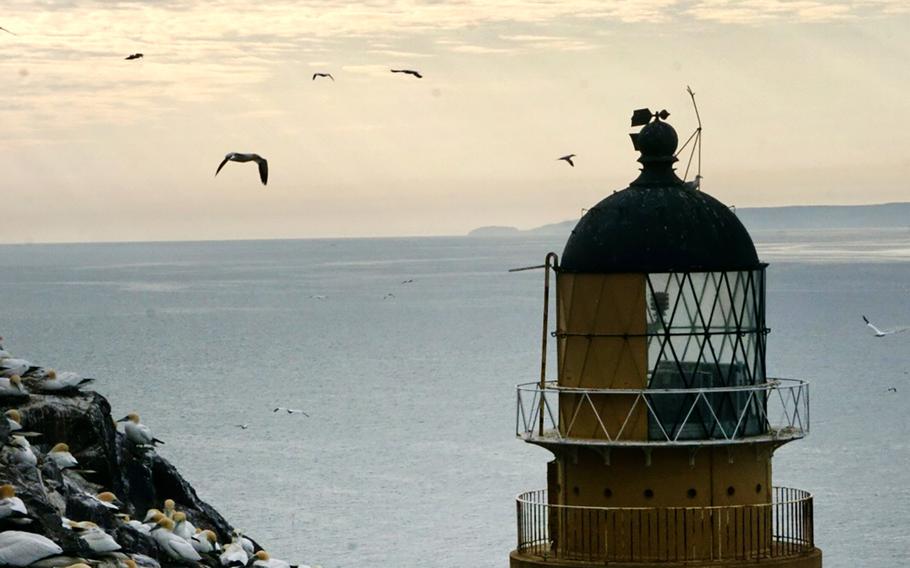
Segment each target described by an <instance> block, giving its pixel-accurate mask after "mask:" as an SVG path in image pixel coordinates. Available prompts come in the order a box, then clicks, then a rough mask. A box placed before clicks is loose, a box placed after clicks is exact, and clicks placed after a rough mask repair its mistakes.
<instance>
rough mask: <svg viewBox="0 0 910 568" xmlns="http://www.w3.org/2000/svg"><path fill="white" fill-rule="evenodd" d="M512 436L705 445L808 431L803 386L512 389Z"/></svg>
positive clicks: (780, 382) (777, 382)
mask: <svg viewBox="0 0 910 568" xmlns="http://www.w3.org/2000/svg"><path fill="white" fill-rule="evenodd" d="M517 394H518V397H517V408H516V416H515V429H516V434H517V435H518V436H519V437H520V438H522V439H524V440H525V441H528V442H533V443H537V444H542V445H553V444H585V445H611V446H620V445H706V444H734V443H754V442H757V441H762V440H768V441H779V442H786V441H788V440H793V439H797V438H802V437H803V436H805V435H806V434H807V433H808V432H809V384H808V383H807V382H805V381H800V380H794V379H773V380H769V381H767V382H765V383H761V384H758V385H747V386H735V387H719V388H718V387H715V388H691V389H654V388H652V389H584V388H568V387H560V386H558V385H557V384H556V383H555V382H552V381H551V382H547V383H546V384H545V385H544V388H540V385H539V384H538V383H526V384H522V385H518V393H517Z"/></svg>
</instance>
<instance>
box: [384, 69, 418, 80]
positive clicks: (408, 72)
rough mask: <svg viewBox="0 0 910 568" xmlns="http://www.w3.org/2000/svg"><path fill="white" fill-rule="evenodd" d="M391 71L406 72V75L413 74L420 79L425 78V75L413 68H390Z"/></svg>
mask: <svg viewBox="0 0 910 568" xmlns="http://www.w3.org/2000/svg"><path fill="white" fill-rule="evenodd" d="M390 71H391V72H392V73H404V74H405V75H413V76H414V77H417V78H418V79H423V75H421V74H420V72H418V71H414V70H413V69H390Z"/></svg>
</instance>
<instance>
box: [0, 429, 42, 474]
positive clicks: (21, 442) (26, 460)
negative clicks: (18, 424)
mask: <svg viewBox="0 0 910 568" xmlns="http://www.w3.org/2000/svg"><path fill="white" fill-rule="evenodd" d="M3 456H4V458H5V459H6V461H7V462H8V463H10V464H13V465H17V466H26V467H34V466H36V465H38V458H37V456H35V452H33V451H32V445H31V444H29V443H28V440H26V439H25V438H23V437H22V436H18V435H14V436H11V437H10V440H9V442H7V443H6V446H5V447H4V448H3Z"/></svg>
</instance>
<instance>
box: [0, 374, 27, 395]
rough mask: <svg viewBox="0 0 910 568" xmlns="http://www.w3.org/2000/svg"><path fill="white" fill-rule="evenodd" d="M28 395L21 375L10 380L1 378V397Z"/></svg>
mask: <svg viewBox="0 0 910 568" xmlns="http://www.w3.org/2000/svg"><path fill="white" fill-rule="evenodd" d="M23 394H28V391H27V390H25V386H24V385H23V384H22V379H20V378H19V375H13V376H11V377H9V378H6V377H0V395H23Z"/></svg>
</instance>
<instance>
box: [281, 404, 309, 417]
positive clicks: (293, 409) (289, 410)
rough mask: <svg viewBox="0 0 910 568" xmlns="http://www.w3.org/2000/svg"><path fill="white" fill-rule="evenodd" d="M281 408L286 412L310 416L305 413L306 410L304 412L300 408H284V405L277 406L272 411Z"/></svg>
mask: <svg viewBox="0 0 910 568" xmlns="http://www.w3.org/2000/svg"><path fill="white" fill-rule="evenodd" d="M281 410H283V411H284V412H287V413H288V414H303V415H304V416H306V417H307V418H309V417H310V415H309V414H307V413H306V412H304V411H302V410H298V409H296V408H285V407H283V406H279V407H278V408H276V409H275V410H273V411H272V412H278V411H281Z"/></svg>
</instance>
